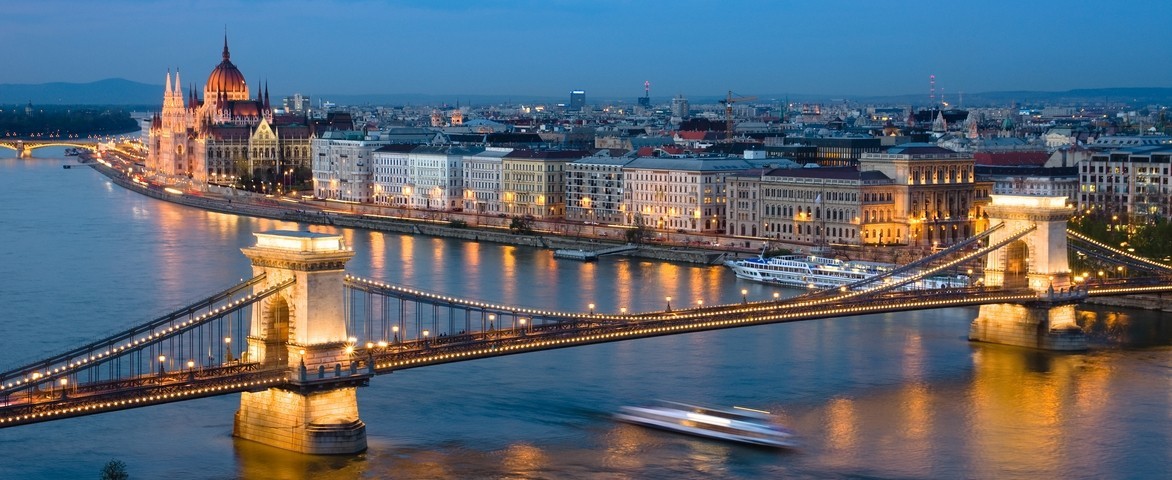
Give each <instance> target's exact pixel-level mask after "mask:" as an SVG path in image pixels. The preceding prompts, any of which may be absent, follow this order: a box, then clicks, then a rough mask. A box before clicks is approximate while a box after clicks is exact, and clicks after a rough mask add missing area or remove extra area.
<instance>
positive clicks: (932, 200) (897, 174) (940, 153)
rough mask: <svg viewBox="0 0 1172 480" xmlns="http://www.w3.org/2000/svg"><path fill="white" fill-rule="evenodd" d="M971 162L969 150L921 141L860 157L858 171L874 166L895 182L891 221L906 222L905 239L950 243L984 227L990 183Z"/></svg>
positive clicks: (930, 243) (915, 242)
mask: <svg viewBox="0 0 1172 480" xmlns="http://www.w3.org/2000/svg"><path fill="white" fill-rule="evenodd" d="M973 164H974V162H973V157H972V155H970V154H965V153H956V152H953V151H951V150H948V149H946V148H942V147H938V146H935V145H928V144H920V143H908V144H903V145H899V146H896V147H892V148H890V149H888V150H887V151H886V152H885V153H863V154H862V156H861V157H860V158H859V170H861V171H868V170H875V171H879V172H882V173H883V174H884V175H886V176H888V177H889V178H891V179H893V180H894V181H895V183H894V185H895V188H896V192H895V195H894V201H895V205H894V207H895V208H894V210H893V215H892V218H891V221H892V222H894V223H895V224H899V225H906V228H907V232H908V237H907V243H908V244H910V245H917V246H930V247H940V246H947V245H951V244H953V243H955V242H958V241H960V240H963V239H966V238H969V237H971V236H973V235H975V234H976V233H977V232H979V231H981V230H983V229H984V228H986V227H987V225H985V223H987V221H986V220H984V218H983V217H984V215H983V213H984V212H983V210H982V204H983V202H987V200H988V198H989V193H990V191H991V190H992V187H993V186H992V182H978V181H977V180H976V176H975V173H974V170H973V168H974V166H973ZM897 243H902V242H897Z"/></svg>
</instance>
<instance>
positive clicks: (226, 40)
mask: <svg viewBox="0 0 1172 480" xmlns="http://www.w3.org/2000/svg"><path fill="white" fill-rule="evenodd" d="M229 56H230V55H228V27H224V61H225V62H227V61H228V57H229Z"/></svg>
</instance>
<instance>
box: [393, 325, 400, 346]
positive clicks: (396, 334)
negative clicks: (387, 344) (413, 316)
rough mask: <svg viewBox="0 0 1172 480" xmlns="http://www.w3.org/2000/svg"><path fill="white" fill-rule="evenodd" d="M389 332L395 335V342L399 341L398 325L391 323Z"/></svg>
mask: <svg viewBox="0 0 1172 480" xmlns="http://www.w3.org/2000/svg"><path fill="white" fill-rule="evenodd" d="M391 333H392V334H394V335H395V338H394V340H395V343H399V326H398V325H391Z"/></svg>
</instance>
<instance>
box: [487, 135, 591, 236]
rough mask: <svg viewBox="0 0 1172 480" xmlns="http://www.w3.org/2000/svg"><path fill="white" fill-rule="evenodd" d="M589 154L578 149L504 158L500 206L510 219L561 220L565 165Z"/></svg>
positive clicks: (519, 152)
mask: <svg viewBox="0 0 1172 480" xmlns="http://www.w3.org/2000/svg"><path fill="white" fill-rule="evenodd" d="M588 155H590V153H589V152H585V151H577V150H528V149H518V150H513V151H511V152H509V153H507V154H505V156H504V157H502V159H501V203H502V207H503V210H502V211H503V213H505V214H508V215H510V216H525V215H531V216H533V217H534V218H538V219H545V218H561V217H563V216H564V215H565V208H566V190H565V187H566V177H565V168H566V164H567V163H569V162H572V161H574V160H578V159H580V158H583V157H586V156H588Z"/></svg>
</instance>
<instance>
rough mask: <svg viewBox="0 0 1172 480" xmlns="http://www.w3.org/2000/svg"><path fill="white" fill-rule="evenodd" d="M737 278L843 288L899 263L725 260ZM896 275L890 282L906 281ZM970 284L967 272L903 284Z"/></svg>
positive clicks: (813, 258)
mask: <svg viewBox="0 0 1172 480" xmlns="http://www.w3.org/2000/svg"><path fill="white" fill-rule="evenodd" d="M724 264H725V266H727V267H729V268H730V269H732V271H733V273H735V274H736V276H737V278H743V279H745V280H753V281H758V282H766V283H776V284H780V285H785V286H788V287H796V288H817V289H824V288H839V287H843V286H846V285H850V284H852V283H855V282H859V281H862V280H866V279H868V278H872V277H875V276H878V275H882V274H884V273H887V272H890V271H892V270H893V269H894V268H895V266H894V265H890V264H885V263H877V262H862V261H853V262H845V261H842V260H838V259H834V258H826V257H819V256H815V255H781V256H776V257H769V258H766V257H764V256H762V255H758V256H756V257H752V258H745V259H741V260H729V261H727V262H725V263H724ZM906 278H908V276H906V275H903V276H901V275H896V276H893V277H891V278H890V281H892V282H896V281H902V280H904V279H906ZM968 285H969V278H968V277H966V276H964V275H955V276H946V275H935V276H930V277H924V278H921V279H919V280H916V281H914V282H911V283H909V284H907V285H904V286H903V287H901V289H904V290H919V289H935V288H961V287H967V286H968Z"/></svg>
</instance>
